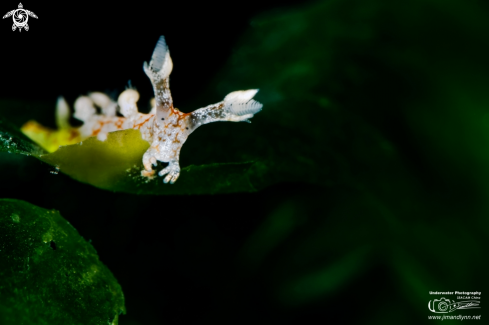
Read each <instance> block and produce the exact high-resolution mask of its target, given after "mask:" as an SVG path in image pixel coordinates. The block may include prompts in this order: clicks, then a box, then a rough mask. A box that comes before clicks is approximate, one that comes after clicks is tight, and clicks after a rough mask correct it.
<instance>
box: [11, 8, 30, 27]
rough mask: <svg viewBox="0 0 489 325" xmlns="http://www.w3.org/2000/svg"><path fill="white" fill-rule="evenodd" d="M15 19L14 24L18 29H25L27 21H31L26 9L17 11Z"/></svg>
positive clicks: (14, 15)
mask: <svg viewBox="0 0 489 325" xmlns="http://www.w3.org/2000/svg"><path fill="white" fill-rule="evenodd" d="M12 16H13V18H14V24H15V26H17V27H24V26H25V25H26V24H27V20H28V19H29V17H28V15H27V12H25V10H24V9H17V10H15V12H14V14H13V15H12Z"/></svg>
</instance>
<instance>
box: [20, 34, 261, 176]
mask: <svg viewBox="0 0 489 325" xmlns="http://www.w3.org/2000/svg"><path fill="white" fill-rule="evenodd" d="M143 68H144V71H145V73H146V75H147V76H148V77H149V79H150V80H151V83H152V84H153V89H154V94H155V98H154V106H153V109H152V110H151V112H150V113H149V114H143V113H139V111H138V107H137V105H136V104H137V101H138V100H139V93H138V92H137V91H136V90H134V89H126V90H125V91H123V92H122V93H121V94H120V96H119V98H118V101H117V103H115V102H114V101H112V100H111V99H110V97H109V96H107V95H105V94H103V93H100V92H95V93H90V94H89V95H88V96H80V97H79V98H78V99H77V100H76V101H75V104H74V108H75V113H74V117H75V118H77V119H79V120H81V121H83V122H84V123H83V125H82V126H81V127H79V128H71V127H70V126H69V124H68V118H69V108H68V104H67V103H66V101H65V100H64V99H63V98H60V99H59V100H58V104H57V110H56V116H57V118H56V121H57V124H58V128H59V130H58V131H52V130H51V131H49V132H47V131H45V130H47V129H46V128H44V129H43V127H42V126H40V125H38V124H36V122H32V121H30V122H28V123H27V124H26V125H24V127H23V128H22V130H23V131H24V133H26V134H28V135H31V136H32V135H33V133H36V132H37V134H43V136H44V137H46V134H48V135H49V137H50V140H49V141H44V142H47V143H51V148H47V149H48V150H49V149H51V150H50V151H53V150H52V147H53V145H54V146H56V148H57V147H58V146H59V145H63V144H65V145H66V144H72V143H76V142H78V141H80V140H84V139H86V138H88V137H92V136H96V137H97V138H98V139H99V140H100V141H104V140H105V139H106V138H107V134H108V133H109V132H113V131H118V130H125V129H137V130H140V131H141V135H142V138H143V139H144V140H146V141H148V142H149V144H150V147H149V149H148V150H147V151H146V152H145V153H144V155H143V165H144V170H143V171H142V172H141V173H142V175H143V176H147V177H152V176H153V175H154V173H155V171H154V170H153V168H152V167H153V166H156V163H157V161H161V162H165V163H168V166H167V167H165V168H164V169H162V170H161V171H160V172H159V173H158V174H159V175H160V176H164V175H166V177H165V178H164V180H163V182H165V183H170V184H173V183H174V182H175V181H176V180H177V179H178V177H179V175H180V164H179V156H180V150H181V149H182V146H183V144H184V143H185V141H186V140H187V138H188V136H189V135H190V134H191V133H192V132H193V131H194V130H195V129H196V128H198V127H199V126H201V125H203V124H207V123H211V122H217V121H231V122H241V121H245V122H249V119H250V118H252V117H253V115H254V114H256V113H258V112H259V111H260V110H261V108H262V104H261V103H259V102H257V101H255V100H253V97H254V96H255V94H256V93H257V92H258V90H257V89H251V90H244V91H235V92H232V93H230V94H228V95H227V96H226V97H224V100H223V101H221V102H219V103H216V104H212V105H209V106H206V107H203V108H200V109H197V110H195V111H193V112H191V113H182V112H180V111H179V110H178V109H177V108H175V107H173V100H172V97H171V93H170V88H169V76H170V73H171V71H172V68H173V63H172V60H171V57H170V52H169V51H168V47H167V45H166V42H165V39H164V37H163V36H161V37H160V38H159V40H158V42H157V44H156V48H155V50H154V52H153V56H152V57H151V61H150V63H149V65H148V64H147V62H144V65H143ZM95 106H98V107H100V109H101V114H97V110H96V108H95ZM117 110H118V111H119V112H120V113H121V114H122V115H123V116H124V117H118V116H117V115H116V111H117ZM57 135H58V136H57ZM37 137H38V138H39V136H37ZM59 137H61V138H63V139H64V140H63V139H61V140H60V139H58V138H59ZM34 138H35V137H34ZM44 140H45V139H44ZM53 141H54V143H53ZM45 147H46V146H45Z"/></svg>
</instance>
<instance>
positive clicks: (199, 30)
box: [0, 0, 489, 325]
mask: <svg viewBox="0 0 489 325" xmlns="http://www.w3.org/2000/svg"><path fill="white" fill-rule="evenodd" d="M16 6H17V5H16V4H13V3H12V4H11V5H10V7H12V8H11V9H14V8H15V7H16ZM25 6H26V9H29V10H32V11H33V12H35V13H36V14H37V15H38V16H39V19H38V20H34V19H32V23H31V20H29V23H30V27H31V29H30V30H29V31H28V32H27V33H24V32H22V33H18V32H17V33H12V32H11V30H10V22H8V23H7V22H6V21H3V24H2V26H3V27H2V28H1V32H0V33H1V37H2V42H3V44H4V45H6V44H7V46H6V47H5V49H4V50H3V51H2V54H1V55H2V63H3V64H4V67H5V71H4V73H3V80H4V81H3V83H2V86H3V87H2V89H1V90H0V97H1V98H2V99H1V100H0V114H1V116H3V117H5V118H7V119H9V120H10V121H12V122H13V123H14V124H15V125H17V126H20V125H22V123H24V122H25V121H27V120H28V119H31V118H34V119H36V120H38V121H40V122H42V123H44V124H46V125H50V124H51V125H54V104H55V100H56V97H57V96H58V95H65V96H66V97H67V98H68V100H69V101H70V100H71V102H72V101H73V100H74V99H75V98H76V97H77V96H78V95H80V94H85V93H86V92H88V91H94V90H102V91H106V90H107V91H121V90H123V89H124V87H125V85H126V84H127V80H128V79H131V80H132V84H133V85H135V86H136V88H137V89H138V90H139V91H140V92H141V95H142V99H141V103H143V104H142V106H143V107H144V102H149V99H150V97H151V95H152V94H151V87H150V83H149V81H148V80H146V76H145V75H144V74H143V73H142V69H141V66H142V62H143V61H145V60H148V59H149V56H150V54H151V51H152V49H153V46H154V44H155V41H156V40H157V38H158V36H159V35H161V34H163V35H165V37H166V39H167V42H168V44H169V48H170V51H171V54H172V58H173V62H174V66H175V67H174V70H173V73H172V75H171V89H172V94H173V98H174V101H175V105H176V107H178V108H180V109H181V110H182V111H184V112H188V111H191V110H193V109H196V108H198V107H202V106H205V105H207V104H209V103H213V102H217V101H219V100H220V99H221V98H222V97H223V96H224V95H225V94H227V93H228V92H230V91H233V90H238V89H249V88H260V92H259V94H258V95H257V100H259V101H261V102H262V103H264V109H263V111H262V112H261V113H259V114H257V115H256V116H255V117H254V118H253V123H252V126H251V127H250V128H247V125H235V124H232V123H222V124H218V123H216V124H215V125H209V126H206V127H205V129H204V128H202V129H199V131H198V132H196V133H195V135H193V136H192V137H190V139H189V141H188V143H186V144H185V146H184V147H183V150H182V157H181V164H182V166H187V165H190V164H194V165H199V164H205V163H213V162H240V161H246V160H247V159H250V157H251V158H253V159H256V161H259V162H260V164H257V165H256V166H255V168H256V170H254V171H253V173H252V176H251V181H252V183H253V185H254V186H255V188H257V189H259V191H257V192H255V193H240V194H227V195H198V196H179V195H165V196H150V195H148V196H137V195H131V194H124V193H112V192H109V191H104V190H100V189H97V188H95V187H92V186H90V185H86V184H83V183H79V182H76V181H74V180H72V179H71V178H69V177H68V176H65V175H63V174H51V173H50V171H52V170H53V167H50V166H48V165H46V164H43V163H41V162H39V161H37V160H35V159H34V158H32V157H25V156H19V155H11V154H8V153H4V152H2V153H0V166H1V167H0V168H1V169H0V170H1V172H0V184H1V187H0V191H1V193H0V197H1V198H17V199H22V200H25V201H28V202H30V203H32V204H35V205H38V206H40V207H43V208H47V209H56V210H59V211H60V213H61V215H62V216H63V217H64V218H66V219H67V220H68V221H69V222H70V223H71V224H72V225H73V226H74V227H75V228H76V229H77V230H78V231H79V232H80V234H81V235H82V236H83V237H84V238H85V239H87V240H91V243H92V245H93V246H94V247H95V249H96V250H97V252H98V254H99V256H100V260H101V261H102V262H103V263H104V264H105V265H107V266H108V268H109V269H110V270H111V272H112V273H113V274H114V276H115V278H116V279H117V280H118V281H119V283H120V285H121V286H122V290H123V292H124V295H125V299H126V308H127V315H124V316H121V318H120V324H127V325H129V324H130V325H138V324H250V323H253V324H326V323H341V324H413V323H416V324H421V323H433V322H435V321H433V320H430V321H429V320H428V319H427V318H428V317H427V316H428V315H430V312H429V310H428V308H427V304H428V301H429V300H430V299H432V297H431V296H430V295H429V294H428V292H429V291H456V290H457V291H481V292H485V289H486V288H487V286H488V283H487V282H488V281H487V279H486V277H485V275H486V274H487V271H488V269H487V267H488V262H487V258H486V255H485V253H484V252H485V251H486V248H487V238H488V230H489V222H488V217H487V216H488V213H489V204H488V202H489V200H488V197H489V172H488V171H489V154H488V153H489V91H488V89H489V64H488V59H487V58H488V57H489V39H488V37H487V35H488V34H489V19H488V13H489V4H488V3H487V2H483V1H472V0H471V1H467V0H465V1H461V0H460V1H441V0H412V1H408V2H406V1H387V0H386V1H382V0H324V1H314V2H307V3H298V2H296V3H294V2H288V3H279V2H278V1H260V2H259V1H250V2H243V3H240V4H239V5H231V4H230V5H229V6H228V7H226V6H220V5H217V4H213V3H179V4H167V3H161V4H158V5H155V4H153V3H144V2H141V3H138V4H137V5H135V7H132V6H124V5H122V4H120V5H119V6H113V7H112V6H107V7H105V6H99V5H98V4H95V3H93V4H92V3H84V5H83V6H81V5H80V7H77V8H76V10H70V11H67V9H66V8H64V7H63V6H61V4H60V5H59V6H50V7H44V6H42V5H41V4H33V5H30V6H31V7H30V8H27V4H25ZM10 7H8V8H5V10H4V11H7V10H11V9H9V8H10ZM2 8H3V5H2ZM66 30H67V31H66ZM250 130H252V131H250ZM481 306H482V309H480V310H478V311H477V312H475V311H474V310H468V311H461V312H460V314H463V315H476V314H477V315H481V314H482V315H483V311H482V310H485V309H484V304H481ZM483 316H484V315H483Z"/></svg>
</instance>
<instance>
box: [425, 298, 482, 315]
mask: <svg viewBox="0 0 489 325" xmlns="http://www.w3.org/2000/svg"><path fill="white" fill-rule="evenodd" d="M479 303H480V302H479V301H477V300H465V301H455V300H450V299H446V298H444V297H442V298H440V299H433V300H430V301H429V302H428V309H429V310H430V311H431V312H433V313H451V312H452V311H454V310H457V309H473V308H480V307H478V306H479Z"/></svg>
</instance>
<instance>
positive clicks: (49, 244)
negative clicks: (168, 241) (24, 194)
mask: <svg viewBox="0 0 489 325" xmlns="http://www.w3.org/2000/svg"><path fill="white" fill-rule="evenodd" d="M0 238H1V239H2V240H1V242H0V323H1V324H4V325H10V324H12V325H14V324H15V325H17V324H50V325H53V324H87V325H88V324H104V325H105V324H117V323H118V316H119V314H120V313H125V307H124V296H123V294H122V290H121V287H120V285H119V284H118V283H117V280H116V279H115V278H114V276H113V275H112V273H111V272H110V271H109V269H108V268H107V267H106V266H105V265H103V264H102V263H101V262H100V261H99V259H98V256H97V252H96V251H95V249H94V248H93V246H92V245H91V244H89V243H88V242H86V241H85V240H84V239H83V238H82V237H81V236H80V234H79V233H78V232H77V231H76V229H75V228H73V226H71V225H70V223H69V222H67V221H66V220H65V219H63V218H62V217H61V215H60V214H59V212H57V211H55V210H46V209H42V208H39V207H37V206H34V205H32V204H29V203H27V202H24V201H20V200H11V199H0Z"/></svg>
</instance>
